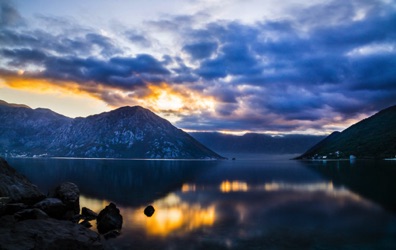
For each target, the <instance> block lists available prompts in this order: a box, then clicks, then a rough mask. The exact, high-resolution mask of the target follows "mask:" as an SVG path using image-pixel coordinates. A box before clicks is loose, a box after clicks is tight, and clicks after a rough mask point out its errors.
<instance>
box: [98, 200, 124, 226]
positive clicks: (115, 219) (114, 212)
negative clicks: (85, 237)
mask: <svg viewBox="0 0 396 250" xmlns="http://www.w3.org/2000/svg"><path fill="white" fill-rule="evenodd" d="M96 223H97V228H98V232H99V233H101V234H105V233H107V232H109V231H112V230H121V228H122V215H121V214H120V210H119V209H118V208H117V206H116V205H115V204H114V203H110V204H109V205H108V206H106V207H105V208H104V209H103V210H102V211H100V213H99V215H98V217H97V218H96Z"/></svg>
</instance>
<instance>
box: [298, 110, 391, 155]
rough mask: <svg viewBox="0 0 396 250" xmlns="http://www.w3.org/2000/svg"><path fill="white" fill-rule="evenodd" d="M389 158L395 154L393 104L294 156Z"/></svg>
mask: <svg viewBox="0 0 396 250" xmlns="http://www.w3.org/2000/svg"><path fill="white" fill-rule="evenodd" d="M350 155H353V156H355V157H357V158H378V159H383V158H390V157H392V158H393V157H395V155H396V105H395V106H392V107H389V108H387V109H384V110H381V111H380V112H378V113H376V114H375V115H373V116H371V117H369V118H366V119H364V120H362V121H360V122H358V123H356V124H354V125H352V126H350V127H349V128H347V129H345V130H344V131H342V132H334V133H332V134H331V135H329V136H328V137H327V138H325V139H324V140H322V141H321V142H319V143H318V144H316V145H315V146H313V147H312V148H310V149H309V150H308V151H306V152H305V153H304V154H302V155H301V156H299V157H298V158H297V159H312V158H348V157H349V156H350Z"/></svg>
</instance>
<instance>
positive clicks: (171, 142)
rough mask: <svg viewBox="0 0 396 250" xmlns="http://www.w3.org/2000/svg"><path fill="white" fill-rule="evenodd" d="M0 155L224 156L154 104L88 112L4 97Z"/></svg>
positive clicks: (192, 157)
mask: <svg viewBox="0 0 396 250" xmlns="http://www.w3.org/2000/svg"><path fill="white" fill-rule="evenodd" d="M0 119H1V121H3V122H2V123H0V155H3V156H11V157H12V156H31V157H32V156H56V157H88V158H154V159H159V158H160V159H165V158H169V159H181V158H183V159H206V158H221V156H219V155H218V154H216V153H215V152H213V151H211V150H210V149H208V148H206V147H205V146H204V145H202V144H201V143H199V142H198V141H196V140H195V139H194V138H192V137H191V136H190V135H189V134H187V133H185V132H184V131H182V130H180V129H178V128H176V127H174V126H173V125H172V124H171V123H170V122H168V121H167V120H165V119H162V118H160V117H159V116H157V115H155V114H154V113H153V112H151V111H150V110H148V109H144V108H142V107H139V106H135V107H122V108H119V109H116V110H113V111H110V112H105V113H101V114H98V115H93V116H89V117H86V118H81V117H79V118H75V119H72V118H68V117H65V116H62V115H59V114H57V113H55V112H53V111H51V110H49V109H31V108H29V107H27V106H22V105H14V104H7V103H4V102H2V103H0Z"/></svg>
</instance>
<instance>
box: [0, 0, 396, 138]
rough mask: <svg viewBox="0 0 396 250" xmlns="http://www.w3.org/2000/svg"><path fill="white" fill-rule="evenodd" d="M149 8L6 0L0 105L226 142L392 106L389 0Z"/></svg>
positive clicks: (314, 128)
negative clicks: (113, 118) (160, 121)
mask: <svg viewBox="0 0 396 250" xmlns="http://www.w3.org/2000/svg"><path fill="white" fill-rule="evenodd" d="M154 2H155V4H153V3H151V4H147V3H137V2H133V1H132V2H125V3H122V4H121V3H120V4H112V5H109V4H107V3H106V2H105V1H99V2H95V4H92V3H91V2H90V1H88V2H84V3H81V2H77V1H75V0H72V1H71V2H70V1H69V2H68V3H67V4H66V3H65V4H63V3H62V4H60V3H58V4H56V3H55V2H53V1H48V0H40V4H32V3H30V2H28V1H20V0H7V1H2V2H1V3H0V4H1V6H0V7H1V8H0V9H1V11H2V16H4V18H3V19H2V23H1V26H0V39H1V49H0V55H1V57H0V58H1V59H0V99H1V100H4V101H6V102H12V103H20V104H26V105H29V106H32V107H43V108H50V109H53V110H54V111H56V112H59V113H61V114H63V115H66V116H71V117H76V116H87V115H92V114H97V113H100V112H104V111H109V110H111V109H115V108H118V107H121V106H134V105H140V106H143V107H145V108H148V109H150V110H152V111H154V112H155V113H157V114H158V115H160V116H162V117H164V118H165V119H169V120H170V121H171V122H172V123H174V125H176V126H177V127H179V128H182V129H185V130H187V131H221V132H226V133H231V134H243V133H246V132H257V133H268V134H291V133H299V134H328V133H331V132H332V131H334V130H343V129H345V128H346V127H348V126H349V125H351V124H353V123H355V122H356V121H358V120H360V119H362V118H366V117H368V116H370V115H372V114H373V113H375V112H377V111H378V110H381V109H383V108H386V107H388V106H391V105H394V104H395V100H396V90H395V88H394V86H395V84H394V82H395V81H394V80H395V79H396V78H395V77H396V76H395V70H394V66H395V60H394V58H396V56H395V53H396V49H395V48H396V46H395V42H396V41H395V36H394V29H393V28H392V27H393V26H394V25H393V24H394V17H395V16H396V8H395V6H394V4H393V3H392V2H391V1H380V0H378V1H376V0H375V1H360V0H358V1H355V2H354V4H349V3H346V2H343V1H338V0H333V1H330V2H328V1H321V0H318V1H311V2H304V3H299V4H298V5H296V4H295V3H294V2H295V1H292V0H290V1H289V0H288V1H282V2H276V1H272V0H271V1H266V2H265V3H263V2H262V1H255V0H254V1H248V2H241V1H229V2H227V4H220V2H219V1H214V2H211V1H194V2H190V1H178V0H175V1H171V2H168V4H165V5H164V4H163V3H160V2H158V1H157V2H156V1H154ZM38 6H40V8H39V7H38ZM175 6H177V8H176V7H175ZM219 6H223V7H222V8H221V9H219ZM334 6H338V7H337V9H338V10H339V11H335V12H332V11H327V10H328V9H334ZM109 9H111V11H109ZM239 9H243V10H246V11H244V12H241V11H237V10H239ZM165 10H166V11H165ZM307 10H309V13H310V14H309V15H306V11H307ZM3 12H4V13H3ZM65 13H68V14H67V15H65ZM115 13H117V14H115ZM163 13H167V15H163ZM318 19H320V22H318V21H317V20H318ZM98 20H100V21H98ZM357 31H359V32H357ZM28 93H31V96H30V97H29V95H28ZM362 96H364V97H365V98H362ZM41 97H42V98H41ZM57 100H59V101H57ZM78 107H80V108H78Z"/></svg>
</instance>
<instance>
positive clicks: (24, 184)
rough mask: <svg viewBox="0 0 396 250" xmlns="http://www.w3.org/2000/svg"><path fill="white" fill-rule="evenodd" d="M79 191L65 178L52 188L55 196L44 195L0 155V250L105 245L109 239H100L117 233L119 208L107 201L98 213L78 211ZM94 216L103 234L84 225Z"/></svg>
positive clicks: (99, 246)
mask: <svg viewBox="0 0 396 250" xmlns="http://www.w3.org/2000/svg"><path fill="white" fill-rule="evenodd" d="M79 193H80V192H79V189H78V187H77V185H76V184H74V183H70V182H67V183H63V184H61V185H60V186H59V187H57V188H56V190H55V193H54V196H55V197H56V198H55V197H45V196H44V195H43V194H42V193H40V192H39V191H38V189H37V187H36V186H34V185H32V184H31V183H30V182H29V181H28V180H27V179H26V178H25V177H23V176H22V175H21V174H19V173H17V172H16V171H15V170H14V169H13V168H12V167H10V166H9V165H8V164H7V162H6V161H5V160H3V159H1V158H0V250H5V249H7V250H8V249H40V250H43V249H77V250H79V249H95V250H98V249H104V248H109V247H110V244H111V243H108V245H107V247H105V246H106V245H105V244H107V243H106V241H101V239H103V238H105V239H108V238H113V237H116V236H118V235H119V234H120V232H119V230H120V229H121V227H122V216H121V215H120V213H119V209H118V208H117V207H116V206H115V205H114V204H113V203H111V204H110V205H109V206H107V207H106V208H105V209H104V210H102V212H101V213H100V214H99V215H97V214H96V213H95V212H93V211H92V210H90V209H88V208H84V209H83V211H82V214H79V211H80V204H79V199H80V198H79V195H80V194H79ZM96 217H98V218H99V217H100V219H98V231H99V232H100V233H101V234H105V233H107V234H105V235H103V236H100V235H99V234H98V233H96V232H94V231H91V230H89V229H87V227H91V224H90V223H89V220H94V219H95V218H96ZM81 220H83V221H82V222H81V223H80V224H79V222H80V221H81Z"/></svg>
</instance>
